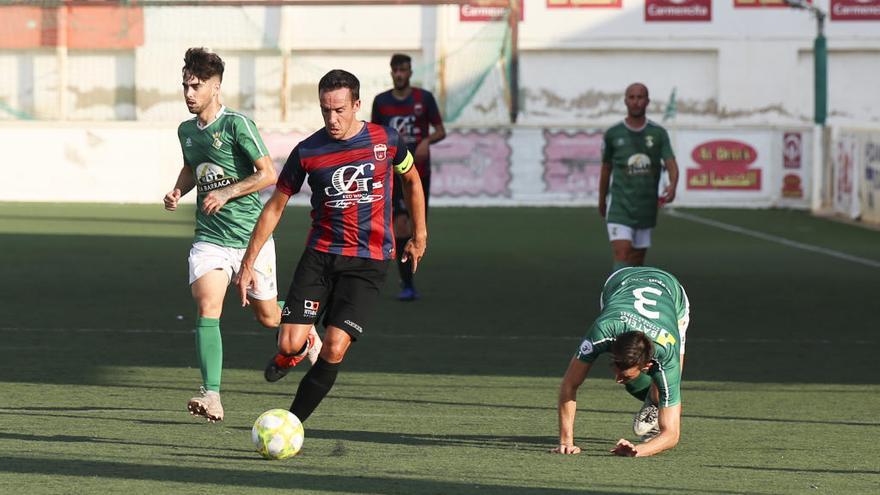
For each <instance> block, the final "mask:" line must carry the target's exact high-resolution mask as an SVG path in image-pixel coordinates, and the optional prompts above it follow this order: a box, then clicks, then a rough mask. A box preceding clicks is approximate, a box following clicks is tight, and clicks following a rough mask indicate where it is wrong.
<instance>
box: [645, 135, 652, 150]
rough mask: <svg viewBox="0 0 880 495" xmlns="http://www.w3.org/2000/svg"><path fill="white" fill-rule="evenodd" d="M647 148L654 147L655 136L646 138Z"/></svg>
mask: <svg viewBox="0 0 880 495" xmlns="http://www.w3.org/2000/svg"><path fill="white" fill-rule="evenodd" d="M645 146H647V147H648V148H653V147H654V136H645Z"/></svg>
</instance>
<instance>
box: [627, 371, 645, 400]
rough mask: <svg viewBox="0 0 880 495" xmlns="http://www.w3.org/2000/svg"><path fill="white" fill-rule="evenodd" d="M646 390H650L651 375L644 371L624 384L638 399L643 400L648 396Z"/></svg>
mask: <svg viewBox="0 0 880 495" xmlns="http://www.w3.org/2000/svg"><path fill="white" fill-rule="evenodd" d="M648 390H651V377H650V376H648V375H646V374H644V373H642V374H640V375H639V377H638V378H636V379H635V380H633V381H631V382H629V383H627V384H626V391H627V392H629V394H630V395H632V396H633V397H635V398H636V399H639V400H640V401H644V400H645V397H647V396H648Z"/></svg>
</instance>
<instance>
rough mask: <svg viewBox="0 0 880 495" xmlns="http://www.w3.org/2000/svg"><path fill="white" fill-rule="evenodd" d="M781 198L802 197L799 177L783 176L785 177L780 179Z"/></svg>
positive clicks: (802, 190) (802, 191)
mask: <svg viewBox="0 0 880 495" xmlns="http://www.w3.org/2000/svg"><path fill="white" fill-rule="evenodd" d="M782 197H783V198H791V199H802V198H803V197H804V187H803V184H802V181H801V176H800V175H798V174H785V177H783V178H782Z"/></svg>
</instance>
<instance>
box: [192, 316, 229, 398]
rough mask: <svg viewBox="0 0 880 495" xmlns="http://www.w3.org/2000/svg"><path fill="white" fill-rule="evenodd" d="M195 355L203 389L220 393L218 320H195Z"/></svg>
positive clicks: (221, 366) (220, 340) (220, 356)
mask: <svg viewBox="0 0 880 495" xmlns="http://www.w3.org/2000/svg"><path fill="white" fill-rule="evenodd" d="M196 354H197V355H198V357H199V368H200V369H201V370H202V383H203V384H204V387H205V389H207V390H213V391H214V392H219V391H220V374H221V373H222V371H223V340H222V339H221V338H220V318H205V317H199V318H198V319H196Z"/></svg>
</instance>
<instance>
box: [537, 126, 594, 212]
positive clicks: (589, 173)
mask: <svg viewBox="0 0 880 495" xmlns="http://www.w3.org/2000/svg"><path fill="white" fill-rule="evenodd" d="M601 173H602V131H594V132H584V131H580V132H575V133H571V134H569V133H567V132H562V131H560V132H553V131H547V130H545V131H544V185H545V189H544V190H545V191H547V192H553V193H568V194H576V195H583V196H591V195H596V194H599V176H600V175H601Z"/></svg>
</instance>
